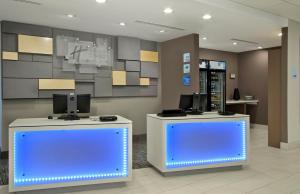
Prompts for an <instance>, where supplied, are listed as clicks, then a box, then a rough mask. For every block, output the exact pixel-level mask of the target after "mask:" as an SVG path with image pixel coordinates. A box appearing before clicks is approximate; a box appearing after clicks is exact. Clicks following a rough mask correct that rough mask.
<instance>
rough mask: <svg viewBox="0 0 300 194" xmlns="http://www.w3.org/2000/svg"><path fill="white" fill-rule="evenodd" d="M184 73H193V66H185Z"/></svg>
mask: <svg viewBox="0 0 300 194" xmlns="http://www.w3.org/2000/svg"><path fill="white" fill-rule="evenodd" d="M183 73H184V74H186V73H191V64H183Z"/></svg>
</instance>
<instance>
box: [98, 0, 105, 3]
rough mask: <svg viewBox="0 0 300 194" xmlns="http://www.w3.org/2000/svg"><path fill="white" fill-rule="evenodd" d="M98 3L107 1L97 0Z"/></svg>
mask: <svg viewBox="0 0 300 194" xmlns="http://www.w3.org/2000/svg"><path fill="white" fill-rule="evenodd" d="M96 2H97V3H106V0H96Z"/></svg>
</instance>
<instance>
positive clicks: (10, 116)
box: [0, 30, 161, 151]
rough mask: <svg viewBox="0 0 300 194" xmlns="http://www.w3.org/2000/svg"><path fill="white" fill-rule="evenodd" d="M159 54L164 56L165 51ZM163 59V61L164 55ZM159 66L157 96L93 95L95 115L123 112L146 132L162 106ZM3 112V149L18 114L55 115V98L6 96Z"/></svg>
mask: <svg viewBox="0 0 300 194" xmlns="http://www.w3.org/2000/svg"><path fill="white" fill-rule="evenodd" d="M0 31H1V30H0ZM158 51H159V55H160V54H161V51H160V47H159V46H158ZM159 57H160V58H161V55H160V56H159ZM159 61H161V59H160V60H159ZM158 66H159V72H158V73H159V75H158V86H157V87H158V89H157V96H155V97H154V96H153V95H150V96H153V97H126V98H124V97H112V98H98V99H93V100H92V105H91V106H92V110H91V115H100V114H101V115H109V114H112V115H115V114H119V115H122V116H124V117H126V118H128V119H130V120H132V121H133V134H145V133H146V114H148V113H157V112H159V111H160V109H161V79H160V77H161V76H160V74H161V71H160V69H161V68H160V63H158ZM12 89H13V88H12ZM1 99H2V98H1ZM3 112H4V114H3V116H2V118H3V123H2V133H1V135H2V138H1V139H2V147H3V151H7V150H8V125H9V123H11V122H12V121H14V120H15V119H17V118H35V117H47V116H48V115H51V113H52V101H51V100H49V99H14V100H3ZM0 145H1V144H0Z"/></svg>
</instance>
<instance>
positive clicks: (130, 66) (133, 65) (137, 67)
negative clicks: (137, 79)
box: [125, 61, 141, 72]
mask: <svg viewBox="0 0 300 194" xmlns="http://www.w3.org/2000/svg"><path fill="white" fill-rule="evenodd" d="M125 65H126V71H138V72H140V71H141V62H140V61H126V64H125Z"/></svg>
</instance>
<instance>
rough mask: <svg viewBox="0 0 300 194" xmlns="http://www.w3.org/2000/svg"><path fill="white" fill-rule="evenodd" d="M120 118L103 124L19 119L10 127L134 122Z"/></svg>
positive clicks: (83, 121)
mask: <svg viewBox="0 0 300 194" xmlns="http://www.w3.org/2000/svg"><path fill="white" fill-rule="evenodd" d="M115 116H117V117H118V120H117V121H112V122H101V121H99V120H97V121H95V120H92V119H90V118H89V119H80V120H74V121H65V120H59V119H48V118H27V119H17V120H15V121H14V122H12V123H11V124H10V125H9V127H39V126H70V125H105V124H131V123H132V121H130V120H128V119H126V118H124V117H121V116H119V115H115ZM91 118H99V116H93V117H91Z"/></svg>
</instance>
